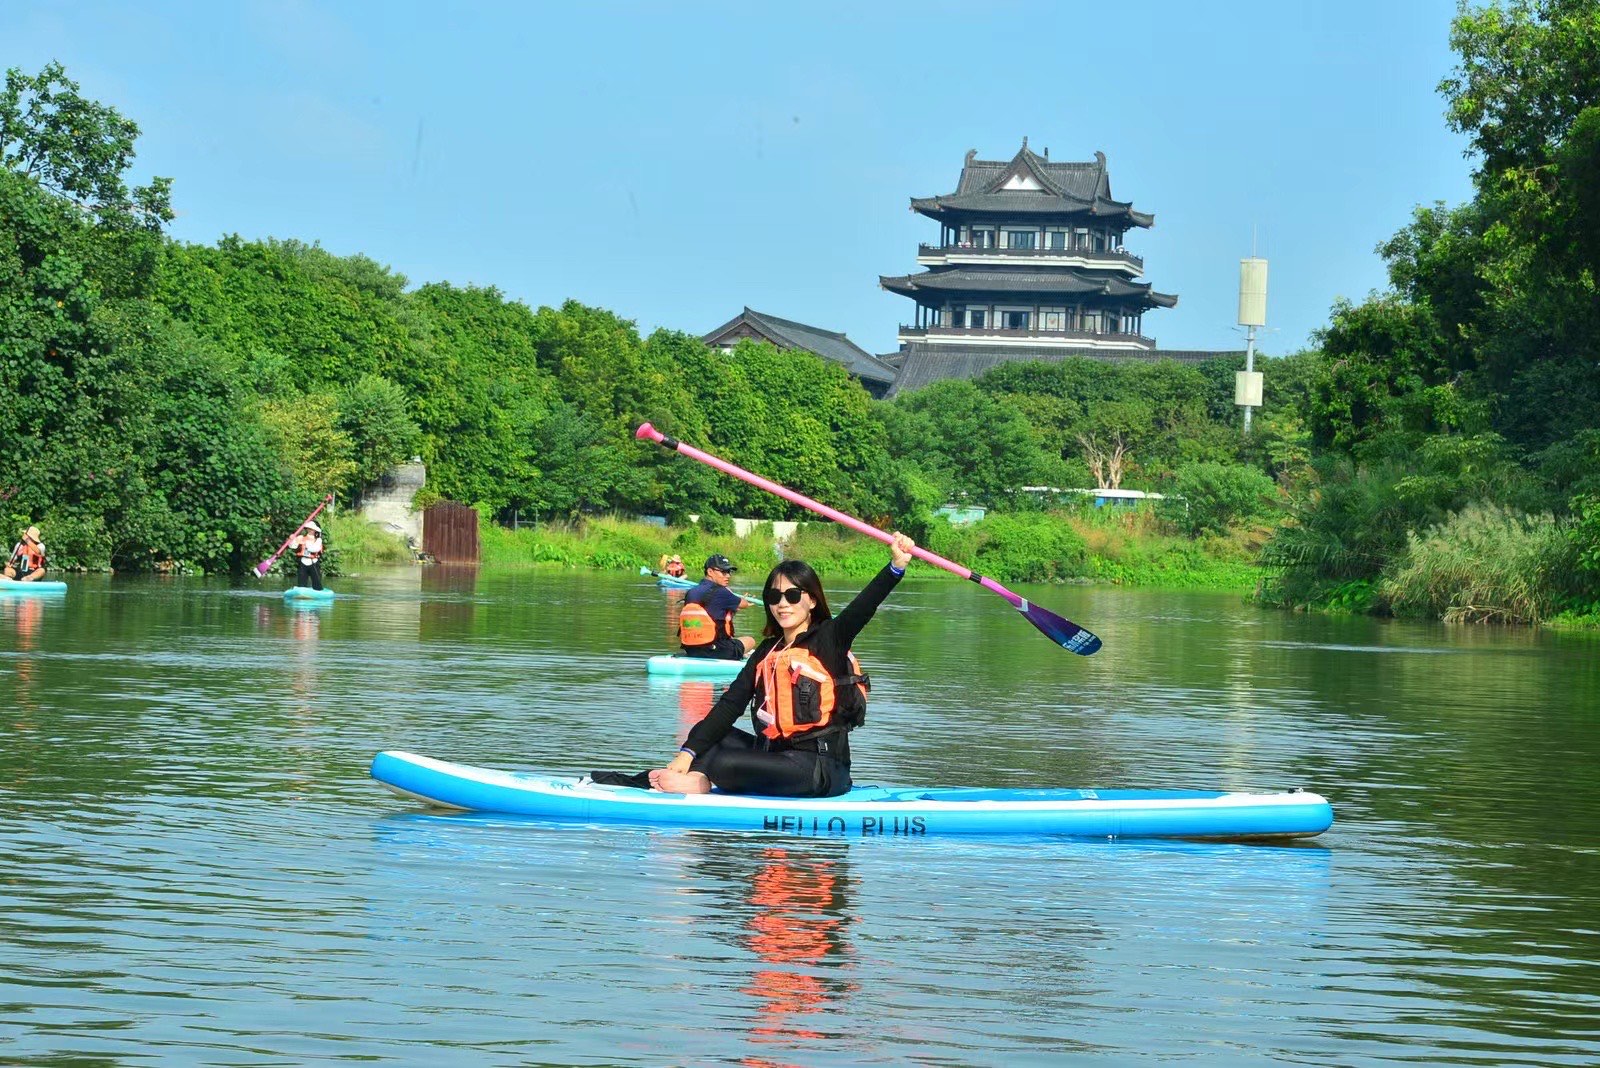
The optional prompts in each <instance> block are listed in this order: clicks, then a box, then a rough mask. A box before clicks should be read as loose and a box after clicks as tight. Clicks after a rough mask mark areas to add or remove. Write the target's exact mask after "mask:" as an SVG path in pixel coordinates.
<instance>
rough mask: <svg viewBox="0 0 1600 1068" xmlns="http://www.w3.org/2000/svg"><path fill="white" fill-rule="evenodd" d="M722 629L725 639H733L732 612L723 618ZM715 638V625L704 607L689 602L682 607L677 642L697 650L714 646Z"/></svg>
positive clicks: (679, 614)
mask: <svg viewBox="0 0 1600 1068" xmlns="http://www.w3.org/2000/svg"><path fill="white" fill-rule="evenodd" d="M722 629H723V631H724V632H725V635H726V637H729V638H731V637H733V613H732V612H729V613H728V614H727V615H726V616H724V617H723V620H722ZM717 637H718V635H717V623H716V621H715V620H714V619H712V618H711V613H710V612H707V611H706V606H705V605H703V604H695V603H693V602H691V603H689V604H686V605H684V606H683V611H682V612H679V613H678V641H679V642H680V643H681V644H682V645H684V646H685V647H687V648H690V649H697V648H699V647H700V646H702V645H714V644H715V643H716V640H717Z"/></svg>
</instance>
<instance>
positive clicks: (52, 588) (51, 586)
mask: <svg viewBox="0 0 1600 1068" xmlns="http://www.w3.org/2000/svg"><path fill="white" fill-rule="evenodd" d="M66 592H67V584H66V583H65V582H52V581H49V580H47V579H39V580H37V581H35V582H18V581H17V580H16V579H8V578H4V577H0V595H4V594H8V593H11V594H17V595H19V596H20V595H22V594H29V593H66Z"/></svg>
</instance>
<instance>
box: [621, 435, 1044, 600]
mask: <svg viewBox="0 0 1600 1068" xmlns="http://www.w3.org/2000/svg"><path fill="white" fill-rule="evenodd" d="M633 436H634V437H636V438H638V439H639V440H640V441H653V442H655V443H656V444H658V445H665V446H667V447H668V448H669V449H676V450H677V451H678V452H681V453H683V455H685V456H687V457H689V458H690V459H691V460H699V461H700V462H701V463H703V464H705V465H706V466H707V467H715V468H716V469H717V470H718V471H721V472H723V473H724V474H729V475H732V476H733V477H734V478H737V479H739V480H741V481H744V482H748V483H750V485H752V486H755V487H757V488H759V489H764V490H766V491H767V492H768V493H770V494H773V495H774V496H777V497H782V498H783V499H784V500H786V501H789V502H791V503H794V504H798V505H799V506H800V507H802V508H805V509H808V510H810V511H813V512H815V513H817V514H818V515H820V516H825V517H826V518H828V519H831V520H833V521H834V522H835V523H838V524H840V525H842V526H847V527H849V528H850V529H851V530H853V531H855V532H856V533H858V534H865V535H866V536H867V537H869V538H876V539H877V540H878V541H881V542H883V543H884V544H885V545H892V544H893V543H894V535H892V534H887V533H885V532H883V531H881V530H879V529H878V528H877V527H875V526H873V525H872V524H870V523H864V522H862V521H861V520H859V519H857V518H855V517H854V516H848V515H845V514H844V513H843V512H841V511H839V510H837V509H835V508H829V507H828V506H827V505H825V504H820V503H818V502H817V501H814V500H812V499H811V498H810V497H807V496H806V495H805V494H803V493H796V492H795V491H794V490H792V489H787V488H785V487H783V486H780V485H778V484H777V483H776V482H771V481H768V480H767V479H764V478H762V477H761V476H760V475H753V474H751V473H750V472H749V471H746V470H745V469H744V468H742V467H735V466H734V465H733V464H730V463H729V462H728V461H726V460H719V459H717V458H716V457H715V456H712V455H711V454H710V453H707V452H701V451H700V450H699V449H697V448H695V447H694V446H693V445H685V444H684V443H683V442H681V441H679V440H678V439H677V438H669V437H667V436H666V435H665V434H663V433H662V432H661V431H659V430H657V429H656V428H655V427H653V426H651V425H650V424H649V423H642V424H640V426H639V429H638V430H636V431H634V433H633ZM911 555H912V556H915V557H916V558H917V559H918V560H926V561H927V562H928V563H930V564H933V565H934V566H935V567H942V568H944V569H945V570H946V571H948V572H950V573H951V574H953V575H960V576H961V577H962V578H964V579H972V580H973V581H974V582H976V583H978V585H980V586H982V587H984V588H985V589H988V590H992V591H993V592H995V593H998V594H999V595H1000V596H1002V597H1004V598H1005V599H1006V600H1008V601H1010V602H1011V605H1012V607H1014V608H1019V609H1020V608H1022V607H1023V605H1024V604H1026V602H1025V601H1024V600H1023V599H1022V598H1021V597H1019V596H1017V595H1016V594H1014V593H1012V592H1011V591H1010V590H1008V589H1006V588H1005V587H1004V586H1002V585H1000V584H999V583H998V582H996V581H994V579H991V578H987V577H985V576H983V575H973V573H972V569H971V568H970V567H962V566H961V565H960V564H958V563H956V562H955V561H954V560H946V559H945V558H944V557H942V556H940V555H939V554H938V553H930V552H929V551H928V550H926V549H924V548H922V547H921V546H917V547H916V548H913V549H912V550H911Z"/></svg>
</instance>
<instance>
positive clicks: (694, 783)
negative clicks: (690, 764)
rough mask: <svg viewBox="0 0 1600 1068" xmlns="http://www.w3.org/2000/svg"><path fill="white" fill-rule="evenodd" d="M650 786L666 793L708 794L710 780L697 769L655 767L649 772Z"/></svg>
mask: <svg viewBox="0 0 1600 1068" xmlns="http://www.w3.org/2000/svg"><path fill="white" fill-rule="evenodd" d="M650 788H651V789H652V790H660V791H661V792H662V793H668V794H709V793H710V792H711V780H710V779H708V778H706V777H705V775H704V773H702V772H698V771H673V770H671V769H670V768H656V769H655V770H654V771H652V772H650Z"/></svg>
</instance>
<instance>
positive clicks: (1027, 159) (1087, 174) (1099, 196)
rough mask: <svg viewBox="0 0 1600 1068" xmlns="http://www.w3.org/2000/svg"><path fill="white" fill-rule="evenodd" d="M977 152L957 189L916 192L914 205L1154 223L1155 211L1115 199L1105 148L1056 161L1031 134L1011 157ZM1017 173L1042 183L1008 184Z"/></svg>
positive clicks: (967, 163) (969, 155)
mask: <svg viewBox="0 0 1600 1068" xmlns="http://www.w3.org/2000/svg"><path fill="white" fill-rule="evenodd" d="M976 155H977V152H976V150H974V151H971V152H968V153H967V158H966V161H965V162H964V164H963V165H962V168H961V178H960V180H959V181H958V182H957V183H956V191H955V192H954V193H949V194H946V195H943V196H934V197H913V198H912V200H911V207H912V209H913V210H916V211H922V212H925V213H933V212H938V211H982V212H998V213H1012V214H1026V215H1034V214H1053V215H1064V214H1082V213H1087V214H1090V215H1099V216H1104V217H1107V218H1115V217H1118V216H1122V217H1125V218H1127V219H1128V220H1129V221H1130V222H1131V223H1133V225H1135V226H1150V225H1152V224H1153V223H1154V222H1155V216H1154V215H1150V214H1147V213H1145V212H1141V211H1134V210H1133V205H1132V204H1131V203H1127V202H1123V201H1118V200H1113V199H1112V198H1111V178H1110V176H1109V174H1108V173H1107V170H1106V157H1105V154H1104V153H1103V152H1096V153H1095V154H1094V161H1093V162H1088V163H1052V162H1051V161H1050V160H1048V159H1046V158H1044V157H1043V156H1039V155H1037V154H1035V153H1034V152H1032V151H1030V150H1029V148H1028V140H1027V138H1023V140H1022V149H1021V150H1020V151H1019V152H1018V153H1017V154H1016V155H1015V156H1014V157H1012V158H1011V159H1010V160H1008V161H1007V160H987V159H983V160H981V159H975V158H974V157H975V156H976ZM1013 176H1022V177H1025V178H1028V179H1032V181H1031V182H1030V183H1029V184H1032V185H1036V186H1037V187H1038V188H1037V189H1006V188H1004V186H1005V185H1006V184H1007V183H1008V182H1009V181H1010V179H1011V178H1012V177H1013Z"/></svg>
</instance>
